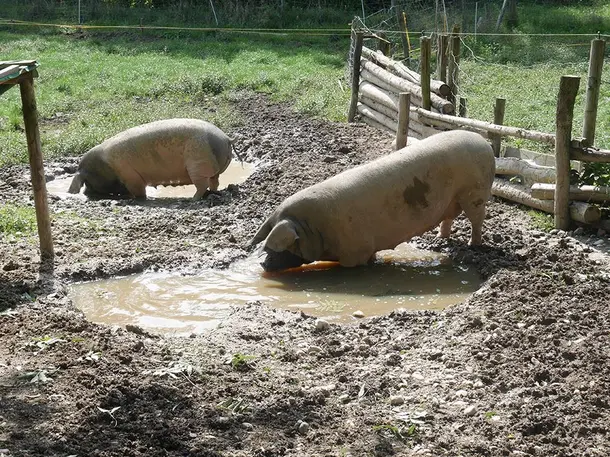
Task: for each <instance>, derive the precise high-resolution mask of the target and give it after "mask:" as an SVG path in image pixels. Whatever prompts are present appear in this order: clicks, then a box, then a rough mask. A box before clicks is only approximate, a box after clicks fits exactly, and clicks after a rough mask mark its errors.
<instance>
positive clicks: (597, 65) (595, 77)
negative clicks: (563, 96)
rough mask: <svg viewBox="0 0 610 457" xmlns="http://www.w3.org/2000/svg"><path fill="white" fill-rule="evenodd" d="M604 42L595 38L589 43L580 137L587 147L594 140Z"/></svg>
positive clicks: (591, 144)
mask: <svg viewBox="0 0 610 457" xmlns="http://www.w3.org/2000/svg"><path fill="white" fill-rule="evenodd" d="M605 50H606V40H602V39H599V38H596V39H595V40H592V41H591V54H590V56H589V78H588V79H587V99H586V102H585V118H584V121H583V126H582V136H583V138H584V139H585V143H586V145H587V146H593V141H594V140H595V121H596V120H597V102H598V100H599V87H600V85H601V81H602V68H603V66H604V52H605Z"/></svg>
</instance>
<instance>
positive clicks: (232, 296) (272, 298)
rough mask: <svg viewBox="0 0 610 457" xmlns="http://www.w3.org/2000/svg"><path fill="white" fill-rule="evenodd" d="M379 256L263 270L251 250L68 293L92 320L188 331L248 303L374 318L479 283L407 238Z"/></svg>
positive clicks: (453, 298)
mask: <svg viewBox="0 0 610 457" xmlns="http://www.w3.org/2000/svg"><path fill="white" fill-rule="evenodd" d="M377 259H378V261H377V262H376V263H375V264H374V265H370V266H363V267H357V268H341V267H339V266H337V264H335V263H331V262H319V263H315V264H311V265H309V266H307V267H306V268H301V269H293V270H290V271H286V272H282V273H274V274H268V273H264V272H263V269H262V268H261V267H260V265H259V264H258V262H259V260H260V259H258V258H257V257H254V256H252V257H250V258H247V259H244V260H241V261H238V262H235V263H234V264H233V265H231V267H229V268H228V269H225V270H212V269H210V270H204V271H201V272H200V273H199V274H197V275H195V276H185V275H182V274H180V273H175V272H148V273H142V274H137V275H132V276H128V277H124V278H115V279H109V280H102V281H93V282H88V283H80V284H74V285H73V286H71V292H70V295H71V298H72V300H73V301H74V303H75V305H76V306H77V307H78V308H80V309H81V310H82V311H83V312H84V313H85V314H86V316H87V317H88V319H89V320H91V321H93V322H97V323H105V324H111V325H121V326H124V325H127V324H134V325H139V326H141V327H143V328H147V329H152V330H156V331H160V332H168V333H175V334H189V333H193V332H194V333H197V332H201V331H203V330H205V329H209V328H214V327H216V326H217V325H218V324H219V323H220V322H221V321H222V320H223V319H225V318H226V317H227V316H229V314H230V313H231V309H232V307H234V306H239V305H243V304H245V303H247V302H252V301H260V302H263V303H266V304H269V305H271V306H275V307H278V308H284V309H290V310H302V311H304V312H306V313H308V314H311V315H315V316H320V317H324V318H325V319H328V320H331V321H335V322H348V321H351V320H353V319H354V318H353V316H352V315H353V313H354V311H356V310H359V311H362V312H363V313H364V314H365V315H366V316H375V315H382V314H387V313H389V312H391V311H392V310H394V309H397V308H409V309H417V310H420V309H442V308H444V307H446V306H448V305H450V304H454V303H459V302H461V301H463V300H465V299H466V298H467V297H468V296H469V295H470V294H471V293H473V292H474V291H475V290H476V289H477V288H478V287H479V286H480V283H481V280H480V278H479V276H478V274H477V273H476V272H475V271H472V270H470V269H468V268H467V267H464V266H462V265H453V264H451V262H450V261H449V259H448V258H446V257H445V256H443V255H442V254H439V253H435V252H429V251H423V250H419V249H417V248H415V247H413V246H410V245H408V244H403V245H400V246H399V247H398V248H397V249H396V250H393V251H382V252H380V253H378V256H377Z"/></svg>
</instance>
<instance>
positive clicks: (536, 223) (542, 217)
mask: <svg viewBox="0 0 610 457" xmlns="http://www.w3.org/2000/svg"><path fill="white" fill-rule="evenodd" d="M527 215H528V216H529V217H530V219H531V222H532V226H533V227H534V228H535V229H538V230H540V231H543V232H550V231H551V230H553V229H554V228H555V222H554V219H553V215H552V214H547V213H543V212H542V211H536V210H533V209H530V210H528V211H527Z"/></svg>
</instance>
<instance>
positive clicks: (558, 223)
mask: <svg viewBox="0 0 610 457" xmlns="http://www.w3.org/2000/svg"><path fill="white" fill-rule="evenodd" d="M579 85H580V78H579V77H578V76H562V77H561V81H560V83H559V95H558V96H557V118H556V132H555V170H556V174H557V178H556V184H555V206H554V212H555V228H557V229H560V230H568V228H569V227H570V143H571V141H572V120H573V119H574V102H575V101H576V93H577V92H578V86H579Z"/></svg>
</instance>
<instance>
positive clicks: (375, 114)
mask: <svg viewBox="0 0 610 457" xmlns="http://www.w3.org/2000/svg"><path fill="white" fill-rule="evenodd" d="M358 112H359V113H360V114H362V115H363V116H365V117H367V118H369V119H372V120H374V121H375V122H377V123H378V124H381V125H383V126H384V127H386V128H387V129H389V131H390V132H392V133H394V134H395V133H396V130H398V122H397V121H396V120H394V119H392V118H391V117H389V116H386V115H385V114H383V113H380V112H379V111H376V110H374V109H373V108H371V107H370V106H366V105H365V104H364V103H358Z"/></svg>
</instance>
